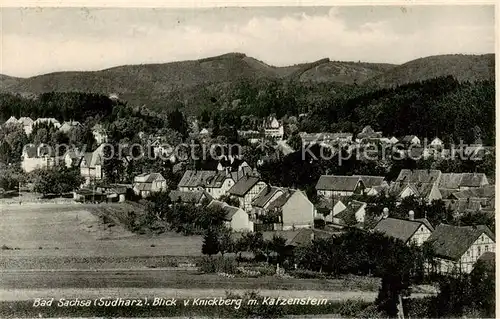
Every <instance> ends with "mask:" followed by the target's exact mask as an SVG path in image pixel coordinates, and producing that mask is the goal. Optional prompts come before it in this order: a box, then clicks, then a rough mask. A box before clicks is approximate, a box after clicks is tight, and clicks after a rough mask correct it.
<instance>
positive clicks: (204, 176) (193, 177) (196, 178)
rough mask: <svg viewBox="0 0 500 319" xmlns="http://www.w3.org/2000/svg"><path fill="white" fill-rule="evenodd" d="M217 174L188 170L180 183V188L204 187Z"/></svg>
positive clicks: (214, 172)
mask: <svg viewBox="0 0 500 319" xmlns="http://www.w3.org/2000/svg"><path fill="white" fill-rule="evenodd" d="M216 174H217V172H216V171H196V170H187V171H186V172H184V175H183V176H182V178H181V181H180V182H179V184H178V186H179V187H198V186H204V185H205V184H206V182H207V180H209V179H210V178H213V177H214V176H215V175H216Z"/></svg>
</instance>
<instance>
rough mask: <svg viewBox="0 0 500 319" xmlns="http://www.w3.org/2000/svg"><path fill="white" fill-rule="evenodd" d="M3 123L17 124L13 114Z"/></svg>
mask: <svg viewBox="0 0 500 319" xmlns="http://www.w3.org/2000/svg"><path fill="white" fill-rule="evenodd" d="M5 124H6V125H8V124H18V121H17V118H16V117H15V116H11V117H9V119H8V120H7V121H5Z"/></svg>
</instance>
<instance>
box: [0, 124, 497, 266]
mask: <svg viewBox="0 0 500 319" xmlns="http://www.w3.org/2000/svg"><path fill="white" fill-rule="evenodd" d="M304 116H305V115H304ZM40 125H42V127H45V126H46V127H52V128H53V129H55V130H58V131H60V132H63V133H68V132H70V131H72V130H75V129H77V128H79V127H81V126H82V124H80V123H79V122H77V121H66V122H63V123H62V124H61V123H60V122H59V121H58V120H57V119H55V118H38V119H34V120H33V119H31V118H29V117H20V118H19V119H16V118H15V117H13V116H12V117H11V118H9V119H8V120H7V121H6V122H5V123H4V124H3V127H8V126H17V127H20V128H22V130H23V131H24V133H25V134H26V135H27V136H29V135H30V134H32V132H33V128H35V129H36V130H38V129H39V126H40ZM44 125H45V126H44ZM191 127H192V128H193V129H192V132H191V133H190V134H192V135H191V136H193V135H195V136H196V137H197V138H199V139H200V140H201V141H205V140H206V139H209V138H210V131H211V129H210V128H205V127H203V128H198V125H197V123H196V121H195V122H194V123H193V124H192V126H191ZM285 130H287V131H289V130H288V129H285V127H284V124H283V121H281V120H278V119H277V118H276V117H269V118H266V119H264V120H263V122H262V125H261V126H260V131H238V135H240V136H242V137H243V138H247V139H248V141H249V143H250V144H259V143H264V141H265V142H266V143H268V144H270V145H272V149H274V150H273V151H272V153H267V154H265V155H264V156H261V157H260V158H258V159H257V160H256V162H255V163H256V165H255V166H253V167H252V166H251V165H250V164H249V163H248V162H247V161H246V160H245V157H244V156H243V155H242V154H235V155H233V154H230V155H224V154H222V156H220V157H219V158H217V159H213V160H211V161H210V164H209V165H205V167H208V168H201V169H197V168H196V169H192V168H189V167H188V165H184V164H185V163H183V162H182V160H181V159H180V157H179V156H178V154H174V153H173V152H172V150H173V146H172V145H168V144H167V143H164V141H162V137H161V136H154V135H148V134H145V133H143V132H139V133H138V134H137V136H138V138H139V140H140V141H143V144H144V145H147V147H148V149H149V150H150V151H151V152H150V155H151V154H152V156H153V160H160V157H161V158H162V159H163V161H165V160H166V161H169V162H170V165H171V166H172V167H173V168H172V169H173V170H176V173H177V175H178V176H181V177H180V180H178V182H177V183H175V182H174V184H173V185H172V181H167V179H166V177H165V176H162V174H161V172H158V171H151V170H150V171H147V170H146V171H143V172H142V173H140V174H137V175H135V176H133V180H132V181H131V183H108V182H106V181H107V178H106V175H105V174H106V173H105V169H104V165H106V164H105V162H106V160H107V159H106V154H105V147H106V145H107V142H108V141H109V138H108V135H107V132H106V129H104V127H103V126H102V125H100V124H96V125H94V126H93V127H92V128H91V132H92V135H93V137H94V139H95V141H96V144H95V145H96V148H95V149H94V150H92V151H90V150H88V149H87V150H84V152H83V153H82V152H81V150H78V149H75V148H73V149H67V150H66V151H65V152H64V153H60V154H56V152H54V151H53V150H51V149H50V147H49V146H48V145H43V144H42V145H34V144H32V145H28V146H26V147H24V148H23V152H22V154H21V162H20V166H21V168H22V170H23V172H24V173H26V174H29V173H32V172H34V171H39V170H50V169H54V168H56V167H57V166H59V165H62V166H64V167H66V168H68V169H73V170H76V171H77V172H79V176H80V178H81V181H82V183H81V185H79V187H77V188H76V189H73V190H72V194H73V195H72V197H73V199H74V200H75V201H76V202H84V203H99V202H101V203H105V202H118V203H123V202H129V201H141V200H142V201H144V200H147V199H148V198H152V197H154V196H155V195H156V196H157V194H158V193H162V194H163V193H165V194H168V197H169V202H170V203H171V204H170V206H172V205H187V206H197V207H206V208H207V209H210V208H214V207H216V208H218V209H220V210H222V211H223V212H224V214H225V215H224V216H223V220H224V224H225V225H226V227H227V228H228V229H229V230H230V231H232V232H234V233H235V234H236V233H251V232H268V233H269V232H271V233H272V232H279V233H280V236H282V237H284V239H286V246H288V247H296V246H300V245H308V244H310V243H311V242H312V241H313V240H314V239H315V237H316V236H319V237H321V238H329V237H335V236H339V234H342V233H343V232H345V231H347V230H348V229H352V228H356V229H359V230H363V231H366V232H372V233H373V232H376V233H381V234H383V235H385V236H387V237H390V238H395V239H398V240H401V241H402V242H403V243H404V244H406V245H409V246H410V245H415V246H422V245H423V244H424V243H428V244H429V245H430V246H431V247H432V248H433V251H434V258H435V261H436V263H435V269H434V270H435V271H436V272H438V273H442V274H446V273H450V274H451V273H456V272H459V273H460V272H463V273H470V272H471V271H472V270H473V268H474V266H475V264H476V261H477V260H479V259H486V260H494V252H495V236H494V234H493V232H492V229H490V228H489V227H488V225H484V224H470V223H469V224H466V225H460V222H459V223H458V224H457V223H453V224H446V223H443V222H442V221H439V218H438V217H437V216H432V214H433V211H432V209H431V207H432V205H434V204H435V203H436V202H437V201H439V202H440V203H442V204H441V205H442V209H443V210H445V211H446V212H448V213H449V214H450V216H452V219H454V220H455V221H456V220H460V219H461V218H462V217H463V216H465V215H467V216H469V217H470V216H471V215H474V214H479V213H480V214H482V215H481V216H483V215H487V216H491V217H492V218H493V219H494V214H495V213H494V212H495V210H494V209H495V200H494V198H495V185H494V184H493V183H490V180H489V179H488V177H487V176H486V175H485V174H484V173H463V172H446V173H445V172H441V170H438V169H401V170H400V171H399V173H398V175H397V177H396V178H395V179H394V180H388V179H387V178H386V176H382V175H381V176H374V175H355V174H353V175H348V176H347V175H335V174H324V175H321V176H320V177H319V179H317V180H316V181H315V182H314V184H315V185H314V191H313V194H312V195H311V192H310V191H306V189H301V188H299V187H297V188H293V187H283V186H279V185H273V184H272V183H271V182H269V181H266V180H265V179H264V178H263V177H262V176H261V174H260V172H259V169H260V167H261V166H262V165H265V162H266V161H270V158H271V160H272V158H273V157H286V156H287V155H289V154H291V153H294V152H298V153H300V152H303V150H301V148H305V147H307V146H311V145H316V146H320V147H325V148H327V149H329V150H330V151H332V152H333V153H335V152H337V153H339V152H340V150H351V151H352V150H356V149H360V148H366V147H367V146H374V145H384V146H385V147H392V148H393V149H394V150H395V153H397V154H399V155H402V156H403V157H404V156H405V154H406V156H411V155H412V154H419V155H420V156H421V158H423V159H427V158H430V157H431V156H433V157H434V160H437V159H439V158H444V157H446V156H448V155H449V154H450V153H452V152H456V151H455V150H453V151H452V150H450V149H449V148H446V147H445V145H444V143H443V141H442V140H441V139H439V138H438V137H435V138H433V139H432V140H431V141H430V143H429V144H428V145H427V141H426V143H425V145H424V143H422V141H421V139H420V138H419V137H417V136H414V135H410V136H403V137H400V138H396V137H393V136H391V137H384V136H383V135H382V133H381V132H375V131H374V130H373V129H372V128H371V127H370V126H366V127H365V128H364V129H363V130H362V131H361V132H360V133H358V134H356V135H354V134H352V133H326V132H325V133H306V132H299V133H298V134H295V135H293V136H294V137H300V143H299V144H300V145H301V147H300V148H299V149H297V147H295V149H294V147H292V146H290V145H289V144H288V141H291V140H292V138H289V139H288V141H287V140H286V139H285V138H284V135H285ZM290 143H292V142H290ZM394 145H398V147H394ZM459 150H460V151H461V153H460V154H461V155H462V156H464V154H465V156H468V158H471V157H472V156H484V155H485V154H489V153H491V151H492V148H491V147H487V146H483V145H482V144H481V142H480V141H478V142H477V143H476V144H474V145H468V146H466V147H462V148H461V149H459ZM405 152H406V153H405ZM139 155H142V156H146V154H144V153H143V154H139ZM176 155H177V156H176ZM417 159H420V158H417ZM119 160H120V161H122V162H123V163H124V165H127V164H128V163H129V162H132V161H134V159H132V156H131V154H129V155H128V156H124V157H123V158H120V159H119ZM186 167H187V168H186ZM20 187H23V189H30V187H31V190H33V185H31V186H30V183H29V182H27V183H25V185H22V186H21V185H20ZM4 193H5V195H7V192H6V191H5V190H4ZM384 196H385V197H387V198H389V197H390V198H392V199H394V204H395V206H393V207H391V208H389V207H386V206H384V203H381V202H380V200H377V199H379V198H383V197H384ZM402 203H403V204H404V203H406V204H405V205H402ZM408 203H413V204H414V205H415V207H411V204H410V205H408ZM417 203H418V207H417ZM19 204H20V205H22V197H20V202H19ZM426 205H427V206H426ZM403 206H404V207H405V208H407V211H401V209H402V208H401V207H403ZM396 207H398V208H397V210H398V212H397V213H396V214H394V212H393V211H392V210H393V209H396ZM415 211H416V212H415ZM472 219H474V218H472ZM297 231H298V233H297ZM287 232H289V233H290V235H287ZM238 236H239V235H238ZM295 267H297V265H295Z"/></svg>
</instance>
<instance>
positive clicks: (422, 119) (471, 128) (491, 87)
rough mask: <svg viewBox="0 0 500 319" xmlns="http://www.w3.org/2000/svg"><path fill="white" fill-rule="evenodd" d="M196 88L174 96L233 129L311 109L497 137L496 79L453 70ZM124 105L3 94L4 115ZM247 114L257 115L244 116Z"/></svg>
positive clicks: (462, 136)
mask: <svg viewBox="0 0 500 319" xmlns="http://www.w3.org/2000/svg"><path fill="white" fill-rule="evenodd" d="M198 93H200V94H201V95H200V97H203V99H204V100H202V101H201V102H203V103H202V104H200V105H201V106H199V107H198V106H197V104H196V103H195V101H193V103H191V101H188V102H187V103H186V104H182V103H180V102H177V103H178V107H179V109H180V110H181V111H186V110H188V109H187V107H189V106H190V105H191V106H193V105H194V106H195V107H197V109H190V110H191V111H193V112H197V114H198V118H199V119H200V124H201V125H212V124H213V123H215V122H217V123H218V124H217V125H218V126H220V127H221V128H224V127H225V128H228V129H231V130H235V129H236V128H242V129H255V128H254V127H251V125H252V124H248V123H257V122H259V119H260V118H262V117H264V116H268V115H270V114H275V115H277V116H278V117H279V118H282V117H284V118H285V119H290V121H292V120H291V117H292V116H293V117H295V118H299V116H298V115H299V114H301V113H307V114H308V115H307V116H306V117H305V118H301V120H299V121H298V122H297V125H298V126H299V127H298V128H299V129H300V130H301V131H307V132H324V131H332V132H339V131H345V132H352V133H357V132H359V131H361V129H362V128H363V127H364V126H365V125H371V126H372V127H373V128H374V129H375V130H380V131H382V132H383V133H384V135H386V136H392V135H395V136H402V135H406V134H416V135H418V136H420V137H428V138H433V137H434V136H440V137H441V138H443V139H444V140H445V141H446V142H451V141H454V142H455V143H458V142H459V141H460V140H464V141H465V142H466V143H472V142H473V141H474V140H475V139H476V138H479V137H480V138H482V139H483V142H485V143H487V144H489V145H493V144H494V136H495V127H494V123H495V84H494V82H492V81H478V82H459V81H457V80H456V79H454V78H453V77H451V76H448V77H440V78H437V79H432V80H427V81H423V82H415V83H411V84H405V85H401V86H397V87H394V88H384V89H376V90H373V89H370V88H367V87H363V86H357V85H347V86H346V85H339V86H332V85H329V84H314V85H310V84H304V83H302V84H301V83H296V82H291V83H282V82H279V81H270V82H266V81H259V82H255V81H242V82H238V83H237V84H235V85H233V86H231V88H230V89H228V90H222V91H220V92H216V93H217V95H215V93H214V94H212V93H213V92H212V93H211V92H210V91H209V90H208V89H207V88H203V89H201V88H200V90H199V91H198ZM215 96H217V98H216V97H215ZM179 103H180V104H179ZM128 105H129V106H135V105H134V104H131V103H128ZM181 107H184V109H182V108H181ZM135 109H136V110H138V109H141V111H140V113H141V114H146V115H148V114H149V115H148V116H149V117H148V118H147V121H148V122H151V121H153V118H156V117H157V114H163V115H165V114H167V115H168V114H170V113H169V112H167V110H166V109H165V108H162V107H161V105H160V107H159V108H158V113H156V114H151V113H150V110H147V109H145V108H137V107H135ZM120 112H121V111H119V110H117V109H116V107H115V106H114V104H113V103H112V102H111V100H109V99H108V98H107V97H106V96H104V95H98V94H88V93H43V94H41V95H40V96H38V98H36V99H33V98H25V97H20V96H15V95H11V94H8V93H4V94H0V121H2V122H3V121H5V120H7V119H8V118H9V117H10V116H11V115H14V116H16V117H20V116H30V117H32V118H37V117H55V118H57V119H59V120H70V119H73V120H79V121H85V120H86V119H87V118H89V117H93V118H96V117H99V118H103V120H104V121H106V118H108V117H109V118H112V120H113V121H114V120H115V119H116V118H122V117H123V116H121V115H120V114H121V113H120ZM183 113H184V116H186V115H187V114H188V113H186V112H183ZM245 118H246V119H248V118H253V119H254V120H252V121H250V122H248V121H247V122H245V120H244V119H245ZM110 121H111V120H110ZM295 121H296V120H295ZM126 122H127V121H124V123H126ZM129 123H130V121H129ZM146 128H147V126H145V128H144V129H146ZM131 129H132V128H131Z"/></svg>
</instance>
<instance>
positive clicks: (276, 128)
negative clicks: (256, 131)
mask: <svg viewBox="0 0 500 319" xmlns="http://www.w3.org/2000/svg"><path fill="white" fill-rule="evenodd" d="M263 127H264V136H265V137H266V138H273V139H277V140H282V139H283V135H284V134H285V128H284V126H283V124H281V123H280V122H279V121H278V119H276V118H275V117H274V116H272V117H270V118H268V119H266V120H265V121H264V125H263Z"/></svg>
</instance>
